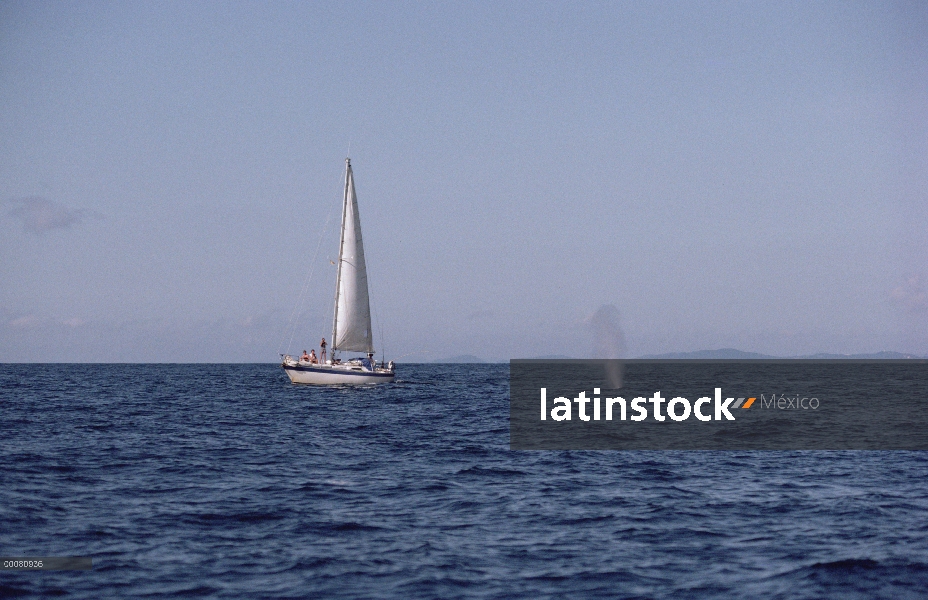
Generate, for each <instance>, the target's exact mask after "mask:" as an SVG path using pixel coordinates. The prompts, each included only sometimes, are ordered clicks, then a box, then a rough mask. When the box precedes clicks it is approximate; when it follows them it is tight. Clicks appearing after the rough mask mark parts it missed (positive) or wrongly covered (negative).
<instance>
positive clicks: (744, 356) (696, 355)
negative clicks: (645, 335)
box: [429, 348, 928, 364]
mask: <svg viewBox="0 0 928 600" xmlns="http://www.w3.org/2000/svg"><path fill="white" fill-rule="evenodd" d="M531 359H532V360H576V358H575V357H573V356H566V355H564V354H546V355H544V356H533V357H531ZM637 359H638V360H778V359H779V360H782V359H810V360H840V359H848V360H875V359H882V360H900V359H922V360H924V359H928V356H918V355H917V354H907V353H905V352H889V351H886V350H884V351H882V352H869V353H863V354H830V353H825V352H822V353H819V354H804V355H800V356H774V355H772V354H761V353H760V352H745V351H744V350H737V349H735V348H720V349H718V350H695V351H693V352H667V353H665V354H645V355H644V356H638V357H637ZM429 362H430V363H432V364H442V363H444V364H447V363H470V364H487V363H491V362H496V361H487V360H484V359H482V358H480V357H479V356H474V355H473V354H461V355H458V356H452V357H449V358H440V359H437V360H432V361H429ZM502 362H509V361H502Z"/></svg>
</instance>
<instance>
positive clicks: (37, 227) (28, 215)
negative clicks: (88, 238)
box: [7, 196, 103, 234]
mask: <svg viewBox="0 0 928 600" xmlns="http://www.w3.org/2000/svg"><path fill="white" fill-rule="evenodd" d="M7 204H12V205H13V208H11V209H10V210H9V211H8V212H7V214H8V215H9V216H11V217H14V218H16V219H19V220H20V221H21V222H22V224H23V230H24V231H28V232H29V233H35V234H44V233H47V232H49V231H52V230H54V229H69V228H71V227H72V226H74V225H79V224H81V223H83V222H84V221H86V220H87V219H88V218H96V219H101V218H103V217H102V215H100V214H99V213H97V212H94V211H92V210H86V209H83V208H68V207H67V206H64V205H63V204H59V203H58V202H55V201H53V200H49V199H48V198H42V197H41V196H29V197H27V198H15V199H13V200H8V201H7Z"/></svg>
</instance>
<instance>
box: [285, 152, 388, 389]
mask: <svg viewBox="0 0 928 600" xmlns="http://www.w3.org/2000/svg"><path fill="white" fill-rule="evenodd" d="M337 267H338V270H337V274H336V276H335V315H334V317H333V319H332V337H331V356H329V357H327V360H325V361H324V362H322V363H317V362H310V361H309V360H305V359H299V360H298V359H295V358H293V357H292V356H290V355H284V357H283V361H282V363H281V365H280V366H281V367H283V369H284V371H285V372H286V373H287V375H288V376H289V377H290V381H291V382H293V383H308V384H315V385H332V384H344V383H347V384H359V383H389V382H391V381H393V380H394V378H395V376H396V368H395V365H394V364H393V362H392V361H391V362H390V363H389V365H387V366H384V365H382V364H381V365H378V364H377V362H376V361H375V360H374V338H373V335H372V333H371V331H372V330H371V303H370V297H369V296H368V291H367V265H366V264H365V262H364V244H363V243H362V241H361V219H360V216H359V215H358V197H357V195H356V194H355V189H354V175H353V174H352V171H351V159H350V158H346V159H345V196H344V202H343V205H342V232H341V241H340V242H339V248H338V265H337ZM339 352H363V353H364V354H366V355H367V357H366V358H363V357H362V358H354V359H349V360H341V359H340V358H339V357H338V353H339Z"/></svg>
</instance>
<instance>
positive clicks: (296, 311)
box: [277, 207, 334, 354]
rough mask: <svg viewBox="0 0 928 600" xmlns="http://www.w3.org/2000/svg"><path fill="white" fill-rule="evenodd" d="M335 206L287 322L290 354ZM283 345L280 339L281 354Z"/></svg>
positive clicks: (331, 209) (330, 211) (288, 352)
mask: <svg viewBox="0 0 928 600" xmlns="http://www.w3.org/2000/svg"><path fill="white" fill-rule="evenodd" d="M333 210H334V207H332V208H329V214H328V215H327V216H326V218H325V225H324V226H323V228H322V235H320V236H319V243H317V244H316V252H315V253H314V254H313V260H312V263H311V265H312V266H311V267H310V271H309V274H308V276H307V277H306V279H305V280H304V282H303V288H302V289H301V290H300V295H299V298H298V299H297V303H296V306H294V307H293V311H292V312H291V313H290V320H289V321H288V322H287V329H290V340H289V341H288V342H287V354H290V346H291V345H292V344H293V336H294V334H295V333H296V328H297V324H298V322H299V317H300V315H301V314H302V312H303V304H304V300H305V295H306V290H307V288H308V287H309V284H310V282H311V281H312V279H313V274H314V273H315V272H316V258H318V256H319V248H320V247H322V240H324V239H325V234H326V232H328V230H329V222H330V221H331V220H332V211H333ZM286 335H287V333H286V330H284V336H286ZM281 347H283V340H281V341H280V346H279V347H278V352H277V353H278V354H280V348H281Z"/></svg>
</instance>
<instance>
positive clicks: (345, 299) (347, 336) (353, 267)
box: [332, 160, 374, 352]
mask: <svg viewBox="0 0 928 600" xmlns="http://www.w3.org/2000/svg"><path fill="white" fill-rule="evenodd" d="M345 162H346V172H345V203H344V206H343V208H342V239H341V245H340V248H339V254H338V278H337V283H336V286H335V322H334V324H333V332H332V340H333V343H332V351H333V352H334V351H335V350H349V351H352V352H373V351H374V339H373V336H372V335H371V304H370V299H369V297H368V293H367V266H366V265H365V264H364V245H363V243H362V241H361V219H360V216H359V215H358V197H357V196H356V195H355V191H354V176H353V175H352V173H351V161H350V160H346V161H345Z"/></svg>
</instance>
